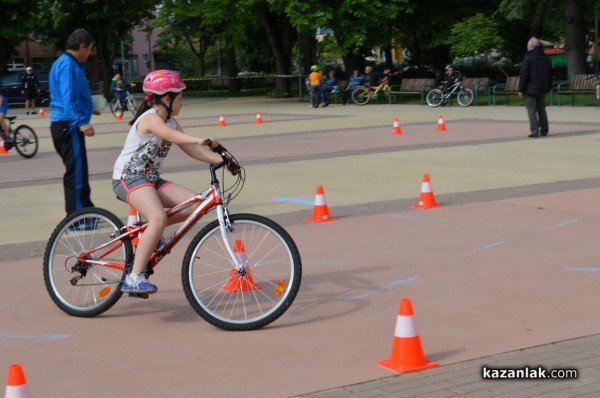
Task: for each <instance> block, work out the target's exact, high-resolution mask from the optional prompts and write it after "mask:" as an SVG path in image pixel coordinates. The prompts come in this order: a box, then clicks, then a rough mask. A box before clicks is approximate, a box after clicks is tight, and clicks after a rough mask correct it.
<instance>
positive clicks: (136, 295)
mask: <svg viewBox="0 0 600 398" xmlns="http://www.w3.org/2000/svg"><path fill="white" fill-rule="evenodd" d="M129 297H137V298H141V299H147V298H150V295H149V294H148V293H129Z"/></svg>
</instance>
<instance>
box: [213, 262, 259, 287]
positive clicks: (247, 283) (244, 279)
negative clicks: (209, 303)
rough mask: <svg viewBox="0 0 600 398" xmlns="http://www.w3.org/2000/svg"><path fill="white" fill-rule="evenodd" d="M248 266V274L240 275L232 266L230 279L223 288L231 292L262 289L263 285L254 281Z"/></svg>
mask: <svg viewBox="0 0 600 398" xmlns="http://www.w3.org/2000/svg"><path fill="white" fill-rule="evenodd" d="M245 268H246V275H245V276H240V275H239V274H238V272H237V271H236V270H235V268H234V267H232V268H231V269H230V270H229V281H228V282H227V284H226V285H223V286H222V288H221V289H222V290H224V291H226V292H229V293H238V292H248V291H250V290H259V289H262V286H261V285H257V284H256V283H254V279H253V278H252V274H251V273H250V269H249V268H248V267H245Z"/></svg>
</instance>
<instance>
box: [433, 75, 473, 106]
mask: <svg viewBox="0 0 600 398" xmlns="http://www.w3.org/2000/svg"><path fill="white" fill-rule="evenodd" d="M453 95H456V100H457V101H458V105H460V106H469V105H471V103H472V102H473V98H474V97H475V95H474V94H473V90H471V89H470V88H467V87H464V86H463V84H462V81H458V82H456V83H454V84H453V85H451V86H450V87H448V88H434V89H433V90H431V91H430V92H429V93H427V105H429V106H432V107H434V108H435V107H438V106H440V105H446V104H447V103H448V101H449V100H450V97H452V96H453Z"/></svg>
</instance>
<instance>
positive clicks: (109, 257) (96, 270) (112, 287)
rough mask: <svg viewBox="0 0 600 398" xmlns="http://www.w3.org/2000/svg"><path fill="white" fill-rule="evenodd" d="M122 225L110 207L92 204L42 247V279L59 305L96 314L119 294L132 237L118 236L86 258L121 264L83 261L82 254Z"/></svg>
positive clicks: (61, 225) (67, 219) (72, 312)
mask: <svg viewBox="0 0 600 398" xmlns="http://www.w3.org/2000/svg"><path fill="white" fill-rule="evenodd" d="M122 227H123V222H122V221H121V220H120V219H119V218H118V217H117V216H116V215H114V214H113V213H111V212H109V211H108V210H105V209H100V208H95V207H88V208H85V209H81V210H78V211H76V212H73V213H71V214H70V215H68V216H67V217H65V218H64V219H63V220H62V221H61V222H60V223H59V224H58V226H57V227H56V229H54V232H52V235H51V236H50V240H48V244H47V246H46V252H45V253H44V282H45V285H46V289H47V290H48V293H49V294H50V297H51V298H52V301H54V303H55V304H56V305H57V306H58V308H60V309H61V310H62V311H64V312H66V313H67V314H69V315H73V316H78V317H94V316H97V315H100V314H102V313H103V312H105V311H106V310H108V309H109V308H111V307H112V306H113V305H114V304H115V303H116V302H117V301H118V300H119V298H121V295H122V294H123V293H121V283H122V282H123V278H124V277H125V265H126V264H127V263H128V262H130V261H131V260H132V257H133V247H132V245H131V241H130V240H125V241H117V242H115V243H113V244H112V245H109V246H108V247H106V248H103V249H101V250H99V251H98V252H96V253H92V254H90V256H88V257H87V258H86V260H92V259H97V260H100V258H101V259H102V260H103V261H107V262H111V263H115V264H123V269H117V268H110V267H105V266H102V265H93V264H90V263H89V262H87V261H80V260H79V255H80V254H81V253H83V252H86V251H88V250H91V249H93V248H96V247H98V246H100V245H101V244H104V243H107V242H109V241H110V240H112V237H111V235H114V234H117V235H118V234H119V233H120V232H119V231H120V230H121V228H122Z"/></svg>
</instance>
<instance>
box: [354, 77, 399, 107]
mask: <svg viewBox="0 0 600 398" xmlns="http://www.w3.org/2000/svg"><path fill="white" fill-rule="evenodd" d="M381 93H383V95H384V96H385V98H386V99H387V101H388V102H390V86H389V84H388V81H387V79H384V80H382V81H381V82H380V83H379V85H378V86H367V87H365V86H358V87H356V88H355V89H354V90H353V91H352V94H351V97H352V101H354V103H355V104H356V105H366V104H367V103H368V102H369V101H370V100H376V99H377V98H378V97H379V95H380V94H381Z"/></svg>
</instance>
